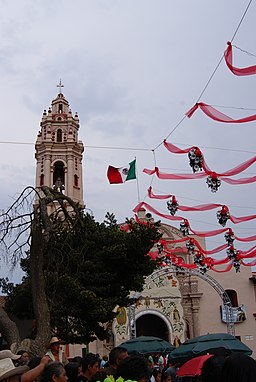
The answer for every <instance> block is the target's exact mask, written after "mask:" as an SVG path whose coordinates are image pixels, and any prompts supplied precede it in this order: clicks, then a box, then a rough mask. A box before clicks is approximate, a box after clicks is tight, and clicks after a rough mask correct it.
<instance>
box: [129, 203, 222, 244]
mask: <svg viewBox="0 0 256 382" xmlns="http://www.w3.org/2000/svg"><path fill="white" fill-rule="evenodd" d="M143 206H145V208H146V209H148V210H149V211H151V212H153V213H154V214H156V215H158V216H161V217H162V218H164V219H167V220H184V218H183V217H181V216H171V215H167V214H162V213H161V212H159V211H157V210H156V209H155V208H153V207H151V206H150V205H149V204H148V203H145V202H140V203H139V204H137V206H136V207H135V208H134V209H133V212H135V213H137V212H138V211H139V210H140V209H141V208H142V207H143ZM189 229H190V231H191V232H192V233H193V234H195V235H197V236H200V237H210V236H215V235H219V234H221V233H224V232H226V231H228V228H222V229H216V230H214V231H203V232H200V231H193V230H192V228H191V227H189Z"/></svg>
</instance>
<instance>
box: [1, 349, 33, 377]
mask: <svg viewBox="0 0 256 382" xmlns="http://www.w3.org/2000/svg"><path fill="white" fill-rule="evenodd" d="M20 357H21V356H20V355H16V354H13V353H12V352H11V350H2V351H0V381H5V382H19V377H20V375H21V374H23V373H25V372H26V371H28V370H29V367H28V366H26V365H24V366H18V367H15V366H14V363H13V361H12V360H17V359H19V358H20Z"/></svg>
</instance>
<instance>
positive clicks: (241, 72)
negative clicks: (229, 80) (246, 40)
mask: <svg viewBox="0 0 256 382" xmlns="http://www.w3.org/2000/svg"><path fill="white" fill-rule="evenodd" d="M227 44H228V47H227V49H226V50H225V52H224V58H225V61H226V64H227V67H228V68H229V69H230V70H231V72H232V73H233V74H234V75H235V76H250V75H252V74H256V65H253V66H248V67H247V68H236V67H234V66H233V64H232V45H231V42H230V41H228V42H227Z"/></svg>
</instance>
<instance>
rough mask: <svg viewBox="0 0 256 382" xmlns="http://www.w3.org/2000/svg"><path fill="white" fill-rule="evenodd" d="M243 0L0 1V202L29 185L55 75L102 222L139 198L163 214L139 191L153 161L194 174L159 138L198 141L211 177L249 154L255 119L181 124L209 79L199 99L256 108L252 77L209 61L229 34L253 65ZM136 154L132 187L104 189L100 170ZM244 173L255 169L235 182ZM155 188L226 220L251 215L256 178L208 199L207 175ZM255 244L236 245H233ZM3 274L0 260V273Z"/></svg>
mask: <svg viewBox="0 0 256 382" xmlns="http://www.w3.org/2000/svg"><path fill="white" fill-rule="evenodd" d="M248 3H249V0H246V1H244V0H225V1H223V0H215V1H205V0H194V1H190V0H172V1H169V0H73V1H72V2H70V1H68V0H58V1H57V0H54V1H53V0H0V5H1V13H0V36H1V37H0V39H1V40H0V41H1V45H0V81H1V86H0V105H1V128H0V142H1V143H0V184H1V187H0V209H1V210H5V209H6V208H7V207H8V206H9V205H10V204H11V203H12V201H13V199H14V198H15V196H17V194H18V193H19V192H20V191H21V190H22V189H23V188H24V187H25V186H27V185H34V184H35V159H34V153H35V150H34V144H35V140H36V135H37V132H38V130H39V124H40V120H41V115H42V112H43V110H44V109H47V108H48V107H49V106H50V104H51V101H52V99H53V98H55V97H56V95H57V92H58V89H57V87H56V85H57V83H58V82H59V79H60V78H61V79H62V82H63V84H64V86H65V87H64V89H63V93H64V95H65V97H66V98H67V99H68V101H69V103H70V106H71V109H72V111H73V112H75V111H77V112H78V114H79V118H80V131H79V138H80V139H81V140H82V141H83V143H84V145H85V153H84V160H83V177H84V200H85V203H86V206H87V208H89V209H90V210H92V211H93V213H94V215H95V218H96V219H97V220H99V221H102V220H103V219H104V216H105V214H106V212H107V211H109V212H113V213H114V214H115V215H116V217H117V219H118V221H119V222H123V221H124V220H125V218H126V217H131V216H132V215H133V213H132V209H133V208H134V207H135V205H136V204H137V203H138V199H139V200H140V201H142V200H145V201H146V202H148V203H150V204H151V205H152V206H154V207H155V208H157V209H158V210H159V211H161V212H162V213H167V212H168V211H167V209H166V204H165V202H157V201H153V200H150V199H148V198H147V197H146V195H147V189H148V187H149V185H150V184H151V182H152V178H151V177H150V176H148V175H146V174H144V173H142V170H143V168H145V167H146V168H150V169H152V168H154V166H155V162H156V164H157V166H158V167H159V168H160V170H161V171H163V172H173V173H182V172H183V173H184V172H185V173H191V168H190V167H189V165H188V158H187V155H175V154H171V153H169V152H167V151H166V149H165V148H164V147H163V145H161V142H163V139H164V138H166V137H167V136H168V141H170V142H172V143H173V144H175V145H177V146H178V147H181V148H187V147H189V146H192V145H197V146H199V147H200V148H201V150H202V151H203V153H204V155H205V158H206V160H207V163H208V165H209V166H210V168H211V169H213V170H215V171H217V172H224V171H225V170H228V169H230V168H233V167H235V166H237V165H238V164H240V163H241V162H244V161H245V160H247V159H249V158H251V157H253V156H254V155H255V136H256V134H255V128H256V126H255V122H250V123H247V124H224V123H218V122H215V121H212V120H210V119H209V118H208V117H206V116H205V115H204V114H203V113H202V112H201V111H200V110H198V111H197V112H196V113H195V114H194V116H193V117H192V118H191V119H188V118H185V119H184V120H183V121H182V122H181V123H180V124H179V122H180V121H181V120H182V119H183V116H184V114H185V112H186V111H187V110H188V109H190V108H191V107H192V106H193V105H194V103H195V102H197V101H198V98H199V97H200V95H201V93H202V91H203V90H204V89H205V86H206V85H207V83H208V81H209V79H210V78H211V76H212V75H213V74H214V75H213V77H212V79H211V81H210V82H209V84H208V86H207V87H206V89H205V91H204V92H203V95H202V97H201V98H200V101H202V102H205V103H209V104H211V105H215V107H216V108H218V109H219V110H220V111H222V112H223V113H225V114H227V115H229V116H231V117H233V118H242V117H244V116H247V115H251V114H255V113H256V102H255V101H256V97H255V76H248V77H236V76H234V75H233V74H232V73H231V72H230V71H229V70H228V69H227V67H226V65H225V63H224V61H222V62H221V63H220V65H219V66H218V68H217V65H218V63H219V62H220V60H221V57H222V56H223V53H224V51H225V49H226V46H227V45H226V42H227V41H228V40H230V39H232V38H233V36H234V35H235V37H234V40H233V44H234V45H236V46H237V47H239V48H240V49H242V50H244V51H246V52H249V53H251V54H248V53H245V52H242V51H241V50H239V49H235V48H234V64H235V66H238V67H244V66H249V65H255V64H256V51H255V46H256V44H255V43H256V41H255V40H256V33H255V12H256V3H255V2H254V3H253V2H252V3H251V4H250V7H249V9H248V12H247V13H246V15H245V17H244V18H243V19H242V17H243V15H244V12H245V10H246V7H247V5H248ZM241 21H242V23H240V22H241ZM216 68H217V70H216V72H215V69H216ZM178 124H179V125H178ZM177 125H178V127H177V128H176V126H177ZM173 129H175V130H174V132H173V133H171V132H172V130H173ZM170 133H171V134H170ZM169 134H170V136H169ZM12 142H13V143H12ZM14 142H16V143H19V144H14ZM156 147H157V148H156ZM155 148H156V149H155ZM134 157H136V158H137V170H138V183H137V182H136V181H131V182H127V183H126V184H122V185H110V184H108V181H107V178H106V171H107V167H108V165H109V164H111V165H113V166H116V167H119V166H123V165H125V164H127V163H128V162H130V161H131V160H132V159H133V158H134ZM252 175H255V165H253V166H251V167H250V168H249V169H247V170H246V171H245V172H244V173H243V174H240V175H238V176H237V178H241V177H247V176H252ZM152 187H153V190H154V192H155V193H171V194H174V195H176V197H177V199H178V201H179V203H180V204H182V205H189V206H194V205H198V204H203V203H221V204H227V205H228V206H229V208H230V212H231V214H232V215H234V216H246V215H251V214H255V213H256V208H255V184H250V185H241V186H231V185H228V184H225V183H223V184H222V186H221V188H220V189H219V191H218V192H217V193H216V194H213V193H211V192H210V190H209V189H208V188H207V185H206V183H205V179H202V180H192V181H191V180H184V181H168V180H166V181H163V180H162V181H161V180H158V179H157V178H154V179H153V183H152ZM184 216H185V217H187V218H188V219H189V221H190V224H191V226H192V228H193V229H195V230H201V231H202V230H213V229H217V228H221V227H220V226H219V225H218V224H217V219H216V210H213V211H210V212H201V213H186V215H184ZM155 218H156V219H157V217H155ZM173 225H174V226H176V227H178V226H179V224H178V223H174V224H173ZM230 227H232V228H233V229H234V231H235V233H236V235H237V236H239V237H247V236H251V235H253V234H255V227H256V224H255V221H250V222H248V223H242V224H239V225H232V224H231V225H230ZM221 244H224V238H223V237H222V236H221V235H220V236H215V237H213V238H210V239H208V240H207V246H208V248H209V249H210V248H214V247H216V246H218V245H221ZM254 244H255V243H249V246H248V245H245V244H242V243H239V248H238V249H246V248H249V247H251V246H253V245H254ZM4 269H5V268H4V266H3V264H2V268H1V271H2V272H1V273H3V272H4Z"/></svg>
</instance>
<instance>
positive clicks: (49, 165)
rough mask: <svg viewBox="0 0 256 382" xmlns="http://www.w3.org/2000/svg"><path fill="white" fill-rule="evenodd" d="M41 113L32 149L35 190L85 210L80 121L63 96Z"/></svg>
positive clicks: (60, 95)
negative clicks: (59, 196)
mask: <svg viewBox="0 0 256 382" xmlns="http://www.w3.org/2000/svg"><path fill="white" fill-rule="evenodd" d="M58 87H59V94H58V95H57V97H56V98H55V99H54V100H53V101H52V104H51V107H49V109H48V112H46V110H44V112H43V115H42V119H41V123H40V131H39V132H38V135H37V140H36V145H35V150H36V153H35V158H36V161H37V163H36V187H42V186H48V187H50V188H53V189H56V190H57V191H59V192H62V193H64V194H65V195H67V196H69V197H70V198H71V199H72V200H74V201H75V202H77V203H79V205H80V206H81V207H84V202H83V182H82V159H83V151H84V146H83V143H82V142H81V141H79V140H78V130H79V118H78V114H77V113H75V114H74V116H73V114H72V111H71V109H70V107H69V103H68V101H67V100H66V98H65V96H64V94H63V93H62V87H63V85H62V83H61V81H60V83H59V85H58Z"/></svg>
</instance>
